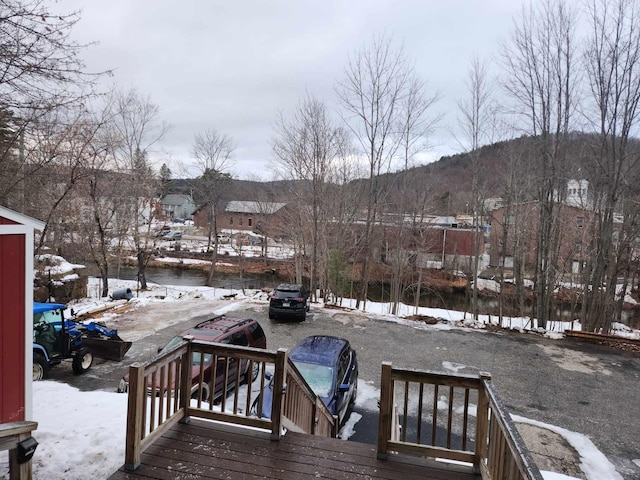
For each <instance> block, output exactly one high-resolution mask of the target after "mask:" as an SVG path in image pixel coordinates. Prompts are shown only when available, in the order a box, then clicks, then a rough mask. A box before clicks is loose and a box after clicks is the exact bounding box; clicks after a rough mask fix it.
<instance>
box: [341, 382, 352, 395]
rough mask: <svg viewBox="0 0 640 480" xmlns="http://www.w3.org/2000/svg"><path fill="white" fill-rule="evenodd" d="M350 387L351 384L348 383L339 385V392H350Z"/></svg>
mask: <svg viewBox="0 0 640 480" xmlns="http://www.w3.org/2000/svg"><path fill="white" fill-rule="evenodd" d="M349 388H351V385H349V384H348V383H343V384H341V385H340V386H339V387H338V392H339V393H344V392H348V391H349Z"/></svg>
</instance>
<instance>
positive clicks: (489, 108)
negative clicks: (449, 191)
mask: <svg viewBox="0 0 640 480" xmlns="http://www.w3.org/2000/svg"><path fill="white" fill-rule="evenodd" d="M491 91H492V85H491V83H490V81H489V78H488V75H487V69H486V65H485V64H484V63H482V62H481V61H480V60H479V59H478V58H474V59H473V60H472V61H471V67H470V68H469V73H468V77H467V93H468V97H467V98H466V99H464V100H460V101H459V102H458V109H459V111H460V114H461V119H460V121H459V123H460V125H461V127H462V131H463V132H464V137H465V143H466V146H467V148H466V151H467V152H468V155H469V156H470V158H471V173H472V177H471V213H472V218H473V219H472V228H473V260H472V268H471V277H472V279H473V290H472V297H471V309H472V312H473V318H474V320H476V321H477V320H478V314H479V312H478V273H479V271H480V258H481V256H482V254H483V253H484V248H483V247H484V241H483V238H484V236H483V233H482V226H483V225H482V224H483V219H484V199H485V194H484V189H483V185H482V184H481V180H482V179H481V173H482V164H481V161H480V147H481V146H482V145H483V144H487V143H490V142H491V141H492V140H493V135H492V133H493V131H494V125H495V121H494V119H493V116H494V114H495V110H496V109H495V106H494V104H493V100H492V98H491Z"/></svg>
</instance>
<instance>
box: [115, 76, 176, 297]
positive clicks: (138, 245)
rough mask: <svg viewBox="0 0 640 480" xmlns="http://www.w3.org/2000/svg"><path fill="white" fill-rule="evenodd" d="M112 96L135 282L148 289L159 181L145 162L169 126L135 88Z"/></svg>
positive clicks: (147, 161)
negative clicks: (126, 185) (129, 207)
mask: <svg viewBox="0 0 640 480" xmlns="http://www.w3.org/2000/svg"><path fill="white" fill-rule="evenodd" d="M112 95H113V103H112V105H113V108H114V111H113V115H112V119H113V120H112V121H113V124H112V125H113V126H112V128H113V135H114V137H115V141H114V143H113V147H114V149H115V151H114V158H115V159H116V161H117V162H118V165H117V168H118V169H119V170H120V171H121V172H127V173H129V174H130V175H129V176H128V178H129V179H130V180H131V182H130V183H129V190H128V194H127V198H129V200H130V203H131V205H132V207H133V208H132V210H133V212H132V216H131V218H130V220H131V229H130V231H131V234H132V236H133V244H134V249H135V252H136V258H137V263H138V279H139V281H140V286H141V288H143V289H146V288H147V279H146V275H145V268H146V265H147V263H148V261H149V258H150V255H149V252H150V248H151V246H152V244H153V240H152V238H151V223H152V220H153V217H154V214H155V209H154V206H153V203H154V198H155V195H156V192H157V191H158V190H159V185H158V181H157V178H156V175H155V174H154V172H153V170H152V168H151V166H150V163H149V159H148V154H149V152H150V151H151V149H152V148H153V146H154V144H156V142H158V141H159V140H160V139H162V138H163V137H164V135H165V134H166V133H167V131H168V130H169V126H168V125H167V124H166V123H165V122H163V121H161V119H160V109H159V107H158V106H157V105H155V104H154V103H153V102H152V101H151V99H150V98H149V97H148V96H147V97H145V96H143V95H141V94H140V93H138V92H137V91H136V90H135V89H131V90H129V91H122V90H114V92H113V93H112Z"/></svg>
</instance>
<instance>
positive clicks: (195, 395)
mask: <svg viewBox="0 0 640 480" xmlns="http://www.w3.org/2000/svg"><path fill="white" fill-rule="evenodd" d="M198 395H200V389H199V388H197V387H196V388H195V389H194V390H193V391H192V392H191V399H192V400H197V399H198ZM208 400H209V389H208V388H203V389H202V401H203V402H207V401H208Z"/></svg>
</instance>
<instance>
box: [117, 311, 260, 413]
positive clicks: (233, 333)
mask: <svg viewBox="0 0 640 480" xmlns="http://www.w3.org/2000/svg"><path fill="white" fill-rule="evenodd" d="M187 335H191V336H193V338H194V340H204V341H208V342H218V343H226V344H230V345H240V346H243V347H256V348H267V339H266V337H265V334H264V330H262V327H261V326H260V324H259V323H258V322H256V321H255V320H252V319H250V318H247V319H241V318H234V317H227V316H225V315H220V316H219V317H214V318H210V319H209V320H205V321H204V322H200V323H198V324H197V325H196V326H195V327H192V328H190V329H188V330H186V331H184V332H182V333H181V334H180V335H177V336H175V337H173V338H172V339H171V340H169V342H168V343H167V344H166V345H165V346H164V347H162V348H160V349H159V350H158V353H159V354H162V353H165V352H168V351H169V350H172V349H173V348H175V347H176V346H177V345H179V344H181V343H182V341H183V339H184V337H185V336H187ZM200 355H201V354H200V353H199V352H195V353H194V354H193V358H192V359H191V363H192V365H193V367H192V369H191V385H192V391H191V396H192V398H195V397H196V396H197V395H198V389H199V386H200V385H201V383H200V363H201V362H200ZM226 361H227V360H226V359H224V358H218V362H223V363H224V362H226ZM203 365H204V367H203V368H204V372H203V374H202V375H203V380H204V381H203V382H202V389H203V392H202V397H201V398H202V400H204V401H206V400H209V398H210V397H211V392H210V391H209V388H210V387H209V385H211V376H212V374H213V371H214V369H213V358H212V355H210V354H205V356H204V362H203ZM259 367H260V366H259V363H258V362H254V363H253V370H252V371H249V362H247V361H246V360H242V361H241V362H240V364H239V365H238V361H237V360H235V359H230V360H229V368H228V369H227V368H226V365H225V367H224V368H221V365H218V366H217V367H216V369H215V371H216V379H215V381H216V387H215V392H214V395H213V398H216V397H218V396H219V395H221V394H222V391H223V388H222V387H223V383H224V376H225V375H226V377H227V380H229V379H235V377H236V372H237V369H238V368H240V372H241V375H242V380H243V382H247V381H249V379H251V380H255V379H256V377H257V376H258V370H259ZM174 378H175V376H174ZM151 386H152V385H147V387H149V388H150V387H151ZM156 389H158V390H159V391H160V392H161V391H162V388H161V385H156ZM128 390H129V374H127V375H125V376H124V377H122V380H120V385H119V386H118V392H127V391H128Z"/></svg>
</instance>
